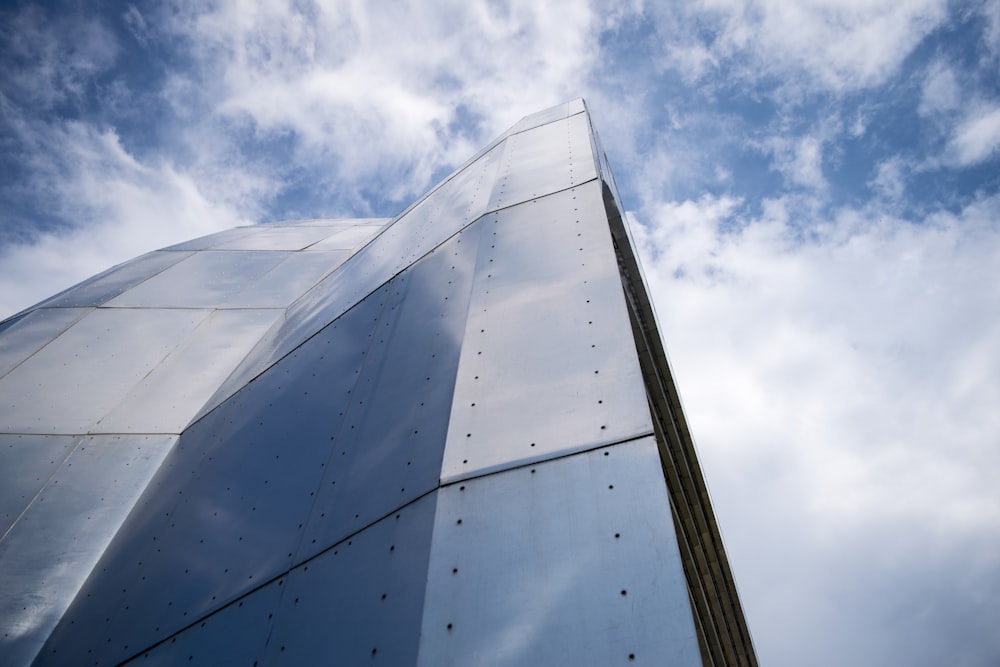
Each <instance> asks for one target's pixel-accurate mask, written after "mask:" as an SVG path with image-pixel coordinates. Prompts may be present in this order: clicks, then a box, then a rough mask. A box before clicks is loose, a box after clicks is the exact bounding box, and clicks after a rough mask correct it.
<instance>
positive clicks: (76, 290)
mask: <svg viewBox="0 0 1000 667" xmlns="http://www.w3.org/2000/svg"><path fill="white" fill-rule="evenodd" d="M190 254H191V253H189V252H164V251H161V250H158V251H156V252H151V253H148V254H145V255H142V256H141V257H136V258H135V259H133V260H131V261H128V262H125V263H124V264H119V265H118V266H116V267H114V268H111V269H108V270H107V271H104V272H102V273H99V274H97V275H96V276H94V277H93V278H89V279H87V280H85V281H83V282H82V283H80V284H79V285H77V286H75V287H71V288H69V289H68V290H66V291H65V292H62V293H61V294H57V295H56V296H54V297H52V298H51V299H48V300H46V301H43V302H42V303H41V304H40V305H42V306H46V307H56V306H58V307H60V308H65V307H69V306H99V305H101V304H103V303H104V302H106V301H108V300H109V299H112V298H114V297H116V296H118V295H119V294H121V293H122V292H124V291H125V290H127V289H129V288H130V287H133V286H135V285H138V284H139V283H141V282H142V281H144V280H147V279H149V278H151V277H153V276H155V275H156V274H158V273H159V272H161V271H163V270H165V269H168V268H170V267H171V266H173V265H174V264H176V263H177V262H179V261H181V260H182V259H184V258H185V257H188V256H189V255H190Z"/></svg>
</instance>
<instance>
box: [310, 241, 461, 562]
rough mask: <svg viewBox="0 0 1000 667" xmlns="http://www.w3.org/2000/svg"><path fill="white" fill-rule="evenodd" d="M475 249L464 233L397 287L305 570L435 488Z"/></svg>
mask: <svg viewBox="0 0 1000 667" xmlns="http://www.w3.org/2000/svg"><path fill="white" fill-rule="evenodd" d="M477 240H478V233H476V232H469V231H466V232H463V233H461V234H459V235H457V236H456V237H455V238H453V239H452V240H451V241H449V242H448V243H446V244H445V245H443V246H441V247H440V248H438V249H437V250H435V251H434V252H433V253H431V254H430V255H429V256H427V257H425V258H424V259H423V260H421V261H420V262H418V263H417V264H415V265H414V266H412V267H410V268H409V269H407V270H406V271H404V272H403V273H401V274H400V275H399V276H397V277H396V278H395V279H394V280H393V281H392V282H391V283H390V289H391V290H392V297H391V302H390V304H389V308H388V309H387V311H386V314H385V316H384V317H383V318H382V321H381V322H380V323H379V328H378V330H377V333H376V335H375V337H374V338H373V340H372V345H371V348H370V349H369V350H368V353H367V355H366V359H365V365H364V369H363V370H362V372H361V376H360V379H359V381H358V384H357V385H356V387H355V390H354V392H353V394H352V400H351V403H350V405H349V407H348V409H347V411H346V413H345V415H344V419H343V421H342V422H341V424H340V427H339V430H338V431H337V433H336V435H335V436H334V437H333V438H332V440H331V444H332V447H333V452H332V458H331V459H330V462H329V465H327V467H326V473H325V476H324V479H323V484H322V486H321V487H320V492H319V494H318V497H317V500H316V506H315V507H314V508H313V511H312V515H311V517H310V521H309V524H308V526H307V530H306V535H305V539H304V540H303V547H302V552H301V554H300V555H299V558H298V560H301V559H302V558H303V557H305V556H307V555H310V554H313V553H316V552H317V551H319V550H320V549H324V548H326V547H327V546H329V545H331V544H333V543H334V542H337V541H339V540H340V539H342V538H343V537H344V536H345V535H348V534H350V533H352V532H354V531H355V530H358V529H359V528H361V527H362V526H365V525H367V524H369V523H371V522H372V521H374V520H376V519H378V518H379V517H381V516H384V515H386V514H388V513H389V512H391V511H393V510H395V509H396V508H397V507H399V506H400V505H402V504H404V503H406V502H409V501H411V500H413V499H414V498H416V497H418V496H420V495H422V494H424V493H426V492H428V491H430V490H431V489H433V488H435V487H436V486H437V482H438V477H439V475H440V473H441V457H442V455H443V452H444V443H445V438H446V436H447V433H448V416H449V414H450V412H451V401H452V393H453V390H454V386H455V374H456V372H457V368H458V360H459V354H460V350H461V345H462V336H463V333H464V331H465V319H466V314H467V309H468V303H469V294H470V291H471V287H472V276H473V270H474V268H475V262H476V251H477Z"/></svg>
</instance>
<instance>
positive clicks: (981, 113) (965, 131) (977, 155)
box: [948, 105, 1000, 167]
mask: <svg viewBox="0 0 1000 667" xmlns="http://www.w3.org/2000/svg"><path fill="white" fill-rule="evenodd" d="M998 147H1000V106H998V105H990V106H985V107H984V108H980V109H976V110H975V111H973V112H972V113H970V114H969V115H968V116H966V117H965V118H964V119H963V120H962V122H961V123H959V125H958V126H957V127H956V128H955V131H954V134H953V135H952V137H951V140H950V141H949V143H948V150H949V153H950V158H951V160H950V161H951V163H952V164H955V165H957V166H960V167H968V166H972V165H976V164H980V163H982V162H985V161H987V160H989V159H990V158H992V157H993V156H994V154H995V153H996V151H997V148H998Z"/></svg>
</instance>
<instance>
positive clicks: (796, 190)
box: [0, 0, 1000, 667]
mask: <svg viewBox="0 0 1000 667" xmlns="http://www.w3.org/2000/svg"><path fill="white" fill-rule="evenodd" d="M90 4H92V3H82V2H67V3H64V4H59V3H54V4H39V3H17V2H14V3H7V4H6V5H5V8H4V9H0V317H5V316H7V315H10V314H12V313H14V312H16V311H17V310H20V309H21V308H23V307H26V306H29V305H31V304H32V303H34V302H36V301H38V300H40V299H41V298H43V297H45V296H47V295H49V294H51V293H53V292H55V291H57V290H60V289H62V288H64V287H67V286H69V285H71V284H73V283H75V282H77V281H79V280H81V279H83V278H85V277H87V276H88V275H90V274H92V273H95V272H97V271H99V270H101V269H103V268H106V267H107V266H109V265H111V264H114V263H118V262H121V261H124V260H125V259H128V258H130V257H132V256H134V255H136V254H139V253H141V252H145V251H147V250H151V249H155V248H157V247H161V246H164V245H167V244H170V243H174V242H177V241H181V240H183V239H187V238H190V237H193V236H199V235H202V234H206V233H209V232H212V231H216V230H218V229H222V228H226V227H230V226H233V225H237V224H245V223H248V222H260V221H270V220H282V219H291V218H303V217H355V216H392V215H394V214H396V213H398V212H399V211H400V210H401V209H402V208H403V207H405V205H406V204H407V203H409V202H410V201H411V200H412V199H413V198H415V197H416V196H418V195H420V194H421V193H422V192H424V191H425V190H426V189H427V188H428V187H429V186H431V185H432V184H433V183H434V182H436V181H437V180H438V179H440V178H441V177H442V176H444V175H446V174H447V173H448V172H450V171H451V170H452V169H453V168H454V167H455V166H457V165H458V164H460V163H461V162H463V161H464V160H465V159H466V158H468V157H469V156H470V155H471V154H472V153H474V152H475V151H476V150H477V149H478V148H480V147H481V146H482V145H484V144H486V143H487V142H489V141H490V140H491V139H492V138H493V137H494V136H496V135H497V134H499V133H500V132H502V131H503V130H504V129H506V128H507V127H508V126H510V125H512V124H513V123H514V122H516V121H517V120H518V119H519V118H520V117H522V116H524V115H525V114H528V113H531V112H533V111H537V110H539V109H542V108H545V107H547V106H551V105H553V104H556V103H559V102H563V101H566V100H569V99H572V98H575V97H579V96H582V97H584V98H586V100H587V102H588V105H589V107H590V110H591V113H592V115H593V118H594V122H595V124H596V126H597V128H598V130H599V131H600V133H601V137H602V140H603V142H604V144H605V147H606V148H607V151H608V153H609V157H610V161H611V164H612V167H613V168H614V169H615V173H616V177H617V180H618V184H619V186H620V189H621V191H622V195H623V199H624V202H625V205H626V207H627V208H628V209H629V217H630V219H631V222H632V225H633V227H634V233H635V236H636V238H637V239H638V241H639V243H640V245H641V252H642V255H643V259H644V264H645V269H646V274H647V279H648V282H649V284H650V286H651V289H652V292H653V298H654V301H655V303H656V307H657V309H658V312H659V318H660V321H661V327H662V332H663V335H664V337H665V339H666V343H667V347H668V350H669V353H670V355H671V359H672V362H673V364H674V369H675V373H676V376H677V381H678V383H679V386H680V390H681V394H682V397H683V399H684V402H685V407H686V409H687V412H688V417H689V420H690V422H691V424H692V429H693V431H694V434H695V438H696V440H697V442H698V446H699V451H700V453H701V456H702V459H703V466H704V469H705V472H706V475H707V477H708V483H709V487H710V489H711V491H712V494H713V498H714V500H715V503H716V511H717V513H718V515H719V519H720V523H721V526H722V531H723V534H724V536H725V539H726V544H727V547H728V550H729V554H730V558H731V561H732V566H733V569H734V571H735V574H736V577H737V581H738V584H739V586H740V589H741V592H742V595H743V602H744V607H745V611H746V613H747V616H748V619H749V623H750V627H751V631H752V632H753V634H754V639H755V642H756V646H757V650H758V653H759V656H760V658H761V661H762V663H763V664H766V665H771V666H778V667H783V666H788V667H791V666H798V665H829V666H833V665H871V666H876V665H879V666H881V665H906V666H920V665H927V666H931V665H943V664H948V665H966V666H983V667H995V666H996V665H998V664H1000V631H998V630H997V628H1000V595H998V594H997V591H1000V491H998V489H1000V472H998V471H1000V280H998V279H997V274H998V272H1000V271H998V269H1000V2H997V1H988V2H976V1H969V2H961V3H959V2H953V3H949V2H944V1H939V0H884V1H883V0H870V1H866V0H808V1H805V0H798V1H797V2H785V1H784V0H757V1H754V2H741V1H740V0H701V1H699V2H691V1H684V2H680V1H678V2H675V3H667V2H656V3H653V2H649V3H644V2H643V1H642V0H631V1H626V0H623V1H622V2H618V3H615V2H607V3H592V4H587V3H585V2H552V3H547V4H546V3H538V2H533V1H530V0H523V1H521V0H517V1H514V2H501V1H487V2H474V1H470V0H455V1H453V2H448V1H444V2H436V3H431V2H410V3H407V2H392V1H386V2H380V3H364V2H360V1H358V0H343V1H336V0H333V1H330V2H309V1H308V0H303V1H301V2H274V3H270V4H269V3H260V4H254V3H252V2H230V1H228V0H220V1H218V2H215V3H205V2H201V1H198V2H186V1H185V0H173V1H171V2H149V3H144V2H141V1H137V2H135V3H121V4H117V3H101V4H102V8H101V10H100V11H94V10H93V9H91V8H90V7H89V6H87V5H90ZM209 4H211V5H212V6H211V8H206V7H207V5H209ZM369 4H370V5H372V6H373V7H374V6H377V9H369V8H368V5H369Z"/></svg>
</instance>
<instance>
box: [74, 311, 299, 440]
mask: <svg viewBox="0 0 1000 667" xmlns="http://www.w3.org/2000/svg"><path fill="white" fill-rule="evenodd" d="M282 314H283V311H281V310H219V311H216V312H214V313H213V314H212V315H211V316H209V317H208V318H207V319H205V320H204V321H203V322H202V323H201V324H200V325H198V328H197V329H195V330H194V332H192V334H191V335H190V336H189V337H188V338H187V340H185V341H184V342H183V343H182V344H181V345H180V346H179V347H178V348H177V349H176V350H174V351H173V352H171V353H170V355H168V356H167V357H166V358H165V359H164V360H163V361H162V362H160V363H159V364H157V365H156V367H155V368H153V370H152V371H150V373H149V374H148V375H147V376H146V377H144V378H143V379H142V381H141V382H139V384H138V385H136V386H135V387H134V388H133V389H131V390H130V391H129V392H128V395H127V396H126V397H125V399H124V400H123V401H122V402H121V403H120V404H119V405H118V407H116V408H115V409H114V410H112V411H111V413H110V414H108V415H107V416H106V417H104V418H102V419H101V420H99V421H98V422H97V425H96V426H94V427H93V428H92V429H91V431H92V432H103V433H180V432H181V430H182V429H183V428H184V427H185V426H187V425H188V423H190V422H191V420H192V419H194V417H195V415H196V414H198V411H199V410H200V409H201V408H202V406H203V405H205V402H206V401H208V399H209V398H211V397H212V395H213V394H214V393H215V391H216V390H217V389H218V387H219V385H220V384H221V383H222V381H223V380H224V379H226V377H228V376H229V374H230V373H232V371H233V369H234V368H235V367H236V365H237V364H239V362H240V361H242V360H243V358H244V357H245V356H246V354H247V352H249V351H250V349H251V348H252V347H253V346H254V345H255V344H256V343H257V341H258V340H260V337H261V335H262V334H263V333H264V332H265V331H267V329H268V327H270V326H271V325H272V324H273V323H274V321H275V320H276V319H278V317H280V316H281V315H282Z"/></svg>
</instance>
